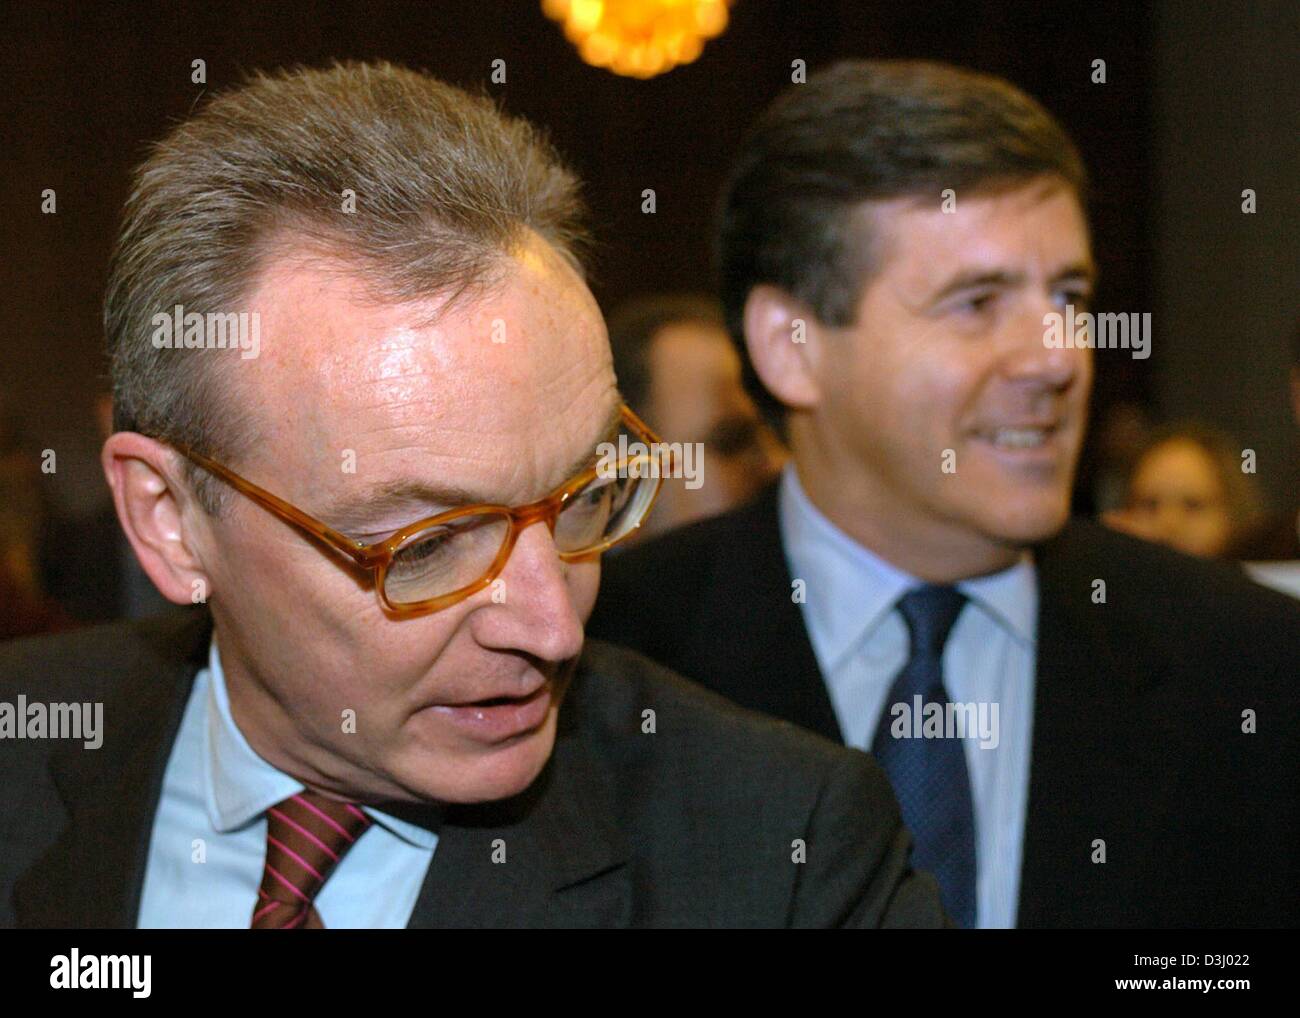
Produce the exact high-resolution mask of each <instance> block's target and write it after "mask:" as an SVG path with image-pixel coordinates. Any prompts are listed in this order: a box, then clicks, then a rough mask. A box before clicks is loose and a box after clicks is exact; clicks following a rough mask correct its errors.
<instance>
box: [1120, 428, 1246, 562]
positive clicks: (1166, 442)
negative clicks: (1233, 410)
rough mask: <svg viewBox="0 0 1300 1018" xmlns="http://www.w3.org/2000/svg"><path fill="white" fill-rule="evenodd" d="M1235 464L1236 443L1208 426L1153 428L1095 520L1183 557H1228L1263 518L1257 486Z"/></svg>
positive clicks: (1238, 453) (1238, 458)
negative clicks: (1122, 486)
mask: <svg viewBox="0 0 1300 1018" xmlns="http://www.w3.org/2000/svg"><path fill="white" fill-rule="evenodd" d="M1241 466H1242V460H1241V447H1240V445H1239V444H1237V443H1235V442H1234V441H1233V440H1232V439H1231V438H1229V437H1228V436H1227V435H1225V434H1223V433H1222V432H1220V431H1218V430H1216V429H1214V428H1211V427H1209V426H1207V425H1204V424H1199V423H1194V422H1189V423H1182V424H1175V425H1169V426H1167V427H1164V428H1159V429H1157V430H1156V431H1155V432H1154V433H1153V434H1152V436H1151V438H1150V439H1149V440H1148V442H1147V444H1146V447H1145V449H1143V451H1142V453H1141V454H1140V455H1139V456H1138V458H1137V461H1136V462H1135V463H1134V464H1133V468H1132V471H1131V473H1130V474H1129V478H1128V484H1127V488H1126V492H1125V497H1124V503H1123V505H1122V507H1121V508H1119V509H1114V510H1111V511H1110V512H1107V513H1104V514H1103V515H1102V519H1103V521H1104V522H1105V523H1106V524H1107V525H1108V526H1110V527H1113V528H1114V529H1116V530H1122V531H1124V532H1125V533H1128V534H1132V535H1133V536H1135V537H1140V538H1142V539H1143V540H1147V541H1155V542H1156V543H1158V544H1165V545H1168V546H1169V547H1171V548H1174V549H1176V550H1177V551H1181V552H1183V553H1185V554H1187V555H1199V556H1201V557H1202V558H1224V557H1229V556H1230V555H1231V552H1232V549H1233V547H1234V546H1235V545H1236V544H1237V543H1238V542H1239V541H1240V540H1241V538H1242V536H1243V535H1245V534H1247V533H1249V532H1251V531H1252V530H1253V529H1254V527H1255V526H1257V525H1258V523H1259V521H1260V519H1261V518H1262V515H1263V513H1262V507H1263V499H1262V496H1261V494H1260V491H1259V485H1258V484H1257V483H1256V481H1255V478H1254V477H1253V476H1252V475H1251V474H1247V473H1245V472H1243V471H1242V469H1241Z"/></svg>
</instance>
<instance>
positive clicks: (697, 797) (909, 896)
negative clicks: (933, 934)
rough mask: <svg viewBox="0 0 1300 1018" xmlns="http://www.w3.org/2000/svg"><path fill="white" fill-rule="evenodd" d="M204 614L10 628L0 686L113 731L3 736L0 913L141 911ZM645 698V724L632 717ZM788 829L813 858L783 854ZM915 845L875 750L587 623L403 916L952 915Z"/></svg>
mask: <svg viewBox="0 0 1300 1018" xmlns="http://www.w3.org/2000/svg"><path fill="white" fill-rule="evenodd" d="M210 628H211V622H210V620H209V618H208V616H207V614H206V612H205V611H200V612H198V613H196V615H195V616H192V617H189V618H183V619H180V620H177V619H174V618H172V619H167V620H154V621H150V622H147V623H127V624H119V625H116V626H111V627H104V628H100V629H93V630H86V631H82V632H78V633H74V634H70V635H68V636H62V637H57V638H44V639H33V640H23V641H16V642H12V643H9V644H5V645H3V646H0V702H9V703H16V702H17V696H18V694H20V693H22V694H25V695H26V697H27V699H28V701H29V702H33V701H40V702H46V703H48V702H85V701H93V700H102V701H103V702H104V730H105V731H104V735H103V745H102V746H101V747H100V748H99V749H94V750H87V749H84V748H83V747H82V743H81V742H69V741H53V740H35V741H32V740H26V741H18V740H13V739H5V740H0V774H3V776H4V780H3V781H2V782H0V926H12V925H15V924H17V925H19V926H26V927H38V926H44V927H49V926H55V927H129V926H133V925H135V922H136V918H137V914H138V910H139V904H140V894H141V888H142V884H143V880H144V870H145V865H146V855H147V851H148V847H149V838H150V832H151V828H152V825H153V817H154V814H155V812H156V809H157V805H158V801H159V796H160V790H161V783H162V778H163V770H164V767H165V765H166V763H167V759H168V755H169V753H170V752H171V748H172V744H173V742H174V740H175V738H176V733H177V729H178V726H179V724H180V719H181V714H182V712H183V709H184V706H185V703H186V699H187V697H188V695H189V692H190V689H191V686H192V683H193V680H194V676H195V674H196V673H197V671H198V669H199V668H200V667H202V666H203V664H204V662H205V656H206V648H207V644H208V638H209V635H210ZM646 709H653V710H654V711H655V712H656V718H655V720H656V734H643V733H642V711H643V710H646ZM496 838H503V839H505V842H506V850H507V857H506V858H507V861H506V863H505V864H503V865H502V864H494V863H493V862H492V861H491V857H492V842H493V840H494V839H496ZM796 839H803V841H804V842H805V843H806V846H807V847H806V858H807V861H806V862H805V863H795V862H793V861H792V854H793V853H794V851H795V849H794V848H793V847H792V843H793V842H794V841H795V840H796ZM909 851H910V841H909V837H908V835H907V833H906V831H905V830H904V829H903V828H902V826H901V822H900V819H899V814H898V809H897V805H896V803H895V802H894V799H893V796H892V794H891V792H890V790H889V786H888V782H887V781H886V780H885V778H884V775H883V773H882V772H881V771H880V770H879V769H878V768H877V767H876V766H875V764H874V762H873V761H872V760H871V759H870V758H869V757H867V756H866V755H865V754H861V753H856V752H852V753H851V752H848V751H846V750H845V749H844V748H843V747H840V746H836V745H834V744H832V743H830V742H827V741H825V740H822V739H819V738H815V737H813V736H811V735H809V734H808V733H806V732H802V731H800V730H799V729H797V728H795V727H794V726H792V725H787V724H784V723H776V722H773V721H771V720H770V719H766V718H761V717H759V716H757V715H754V714H750V713H748V712H745V711H741V710H739V709H738V708H736V707H735V706H734V705H732V704H729V703H727V702H726V701H724V700H722V699H720V698H718V697H715V696H713V695H712V694H710V693H708V692H706V691H704V690H702V689H700V688H699V687H697V686H694V685H692V684H690V683H687V682H685V681H683V680H681V679H679V678H678V677H677V676H674V675H672V674H670V673H669V672H667V671H666V670H664V669H663V668H661V667H659V666H657V665H654V664H652V663H651V662H649V661H647V660H645V659H644V658H641V657H639V656H638V655H636V654H633V653H631V652H629V651H625V650H623V649H621V648H616V647H611V646H607V645H604V644H599V643H594V642H593V643H591V644H589V645H588V647H587V649H586V650H585V651H584V654H583V659H582V661H581V663H580V665H579V668H578V669H577V672H576V674H575V677H574V679H573V681H572V684H571V686H570V688H569V692H568V694H567V697H566V699H565V701H564V704H563V706H562V707H561V710H560V725H559V732H558V735H557V739H556V748H555V752H554V754H553V756H552V758H551V760H550V762H549V763H548V764H547V767H546V769H545V770H544V771H543V773H542V775H541V776H540V777H539V778H538V780H537V781H536V782H534V784H533V785H532V786H531V787H530V788H529V789H528V791H526V792H525V793H523V794H522V795H521V796H518V797H516V798H514V799H512V800H508V801H506V802H504V803H498V804H492V805H489V806H477V807H452V808H448V809H447V810H446V811H445V813H444V814H443V815H442V817H441V819H440V826H439V842H438V847H437V850H436V851H435V852H434V856H433V861H432V863H431V864H430V866H429V870H428V873H427V875H426V878H425V882H424V885H423V889H422V891H421V893H420V896H419V899H418V902H417V904H416V907H415V911H414V914H413V915H412V917H411V921H410V925H411V926H412V927H425V926H459V927H468V926H520V927H573V926H610V927H613V926H785V925H789V926H837V925H849V926H878V925H885V926H939V925H942V923H943V916H942V912H941V910H940V907H939V899H938V889H937V886H936V885H935V883H934V881H933V879H932V878H931V877H930V876H928V875H925V874H914V873H912V872H911V870H910V869H909V862H908V854H909ZM376 879H382V874H376ZM252 890H253V889H251V888H250V898H249V900H250V903H251V902H252V900H253V899H252Z"/></svg>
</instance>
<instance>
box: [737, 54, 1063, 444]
mask: <svg viewBox="0 0 1300 1018" xmlns="http://www.w3.org/2000/svg"><path fill="white" fill-rule="evenodd" d="M1044 175H1056V176H1059V177H1061V178H1062V179H1064V180H1065V181H1066V183H1067V184H1069V186H1070V187H1072V188H1073V189H1074V191H1075V192H1076V193H1077V194H1078V195H1079V198H1080V200H1081V201H1083V200H1084V197H1085V193H1086V189H1087V177H1086V172H1085V170H1084V166H1083V160H1082V159H1081V158H1080V156H1079V153H1078V150H1077V149H1076V148H1075V146H1074V144H1073V142H1071V141H1070V138H1069V136H1068V135H1067V134H1066V133H1065V131H1064V130H1063V129H1062V128H1061V126H1060V125H1059V124H1058V123H1057V122H1056V121H1055V120H1054V119H1053V118H1052V117H1051V115H1050V114H1049V113H1048V112H1047V111H1046V110H1045V109H1043V107H1042V106H1040V105H1039V104H1038V103H1037V102H1035V101H1034V100H1033V99H1032V98H1030V97H1029V96H1028V95H1026V94H1025V93H1024V92H1022V91H1020V90H1019V89H1017V88H1015V87H1014V86H1013V85H1011V84H1010V83H1008V82H1006V81H1003V80H1002V79H1001V78H996V77H993V76H991V75H987V74H977V73H975V72H973V71H967V70H963V69H961V68H957V67H951V66H947V65H944V64H936V63H927V62H921V61H878V60H864V61H845V62H842V63H838V64H835V65H833V66H831V67H830V68H828V69H826V70H825V71H822V72H820V73H818V74H815V75H813V76H812V77H811V78H809V79H808V81H807V83H806V84H800V85H795V86H794V87H792V88H791V89H789V90H788V91H787V92H785V93H784V94H783V95H781V96H780V97H778V98H777V99H776V101H775V102H773V103H772V105H771V106H769V107H768V108H767V110H765V111H764V112H763V114H762V115H761V116H760V117H759V119H758V121H757V122H756V123H755V124H754V126H753V127H752V128H751V130H750V132H749V134H748V136H747V137H746V139H745V141H744V142H743V143H742V145H741V149H740V153H739V156H738V157H737V159H736V161H735V164H734V166H733V168H732V171H731V173H730V175H729V177H728V180H727V183H726V185H725V187H724V190H723V195H722V202H721V209H720V222H719V231H718V240H717V251H716V259H717V269H718V275H719V283H720V287H721V296H722V303H723V306H724V308H725V309H726V316H727V328H728V331H729V332H730V333H731V335H732V338H733V340H734V341H735V342H736V343H737V344H738V346H739V347H740V353H741V358H742V360H743V362H744V368H745V370H744V378H745V386H746V388H747V389H749V391H750V393H751V395H752V396H753V397H754V400H755V402H756V403H757V404H758V406H759V407H760V409H762V410H763V412H764V414H765V415H766V416H767V417H768V419H769V420H770V421H771V422H772V423H773V424H774V425H776V426H778V427H782V426H783V418H784V408H783V407H782V406H781V404H780V403H778V402H777V401H776V400H775V399H774V398H773V397H772V396H771V395H770V394H769V393H768V392H767V390H766V389H765V388H764V387H763V384H762V382H760V381H759V379H758V377H757V376H756V375H755V373H754V370H753V366H752V365H751V364H750V361H749V358H748V356H747V354H746V352H745V344H744V324H743V319H744V310H745V301H746V300H747V299H748V297H749V293H750V291H751V290H752V289H753V288H754V287H755V286H757V285H759V284H762V283H767V284H771V285H774V286H777V287H780V288H781V289H783V290H785V291H786V292H787V293H789V294H790V295H791V296H793V297H795V298H797V299H799V300H801V301H802V302H804V303H805V304H807V305H808V307H809V308H810V309H811V310H812V312H813V313H814V314H815V315H816V316H817V318H818V319H819V320H820V321H822V322H824V323H825V324H827V325H830V326H846V325H851V324H853V319H854V311H855V308H856V307H857V304H858V300H859V298H860V296H861V294H862V290H863V287H864V286H865V285H866V283H867V282H868V280H869V279H870V277H871V275H872V273H873V272H875V271H876V270H877V269H878V268H879V266H878V265H877V264H876V263H875V261H874V259H876V258H877V257H878V255H879V252H878V251H877V250H876V247H877V244H876V243H875V241H876V239H877V238H875V237H873V236H872V235H871V232H870V225H869V223H868V222H867V219H866V217H864V216H858V215H853V213H854V211H855V210H856V209H857V207H858V206H859V205H860V204H861V203H862V202H866V201H881V200H888V199H891V198H903V197H910V196H915V197H918V198H922V197H924V198H927V199H928V198H933V200H934V201H935V202H936V203H937V202H939V201H940V200H941V192H942V191H943V190H944V189H945V188H952V189H953V190H954V191H956V192H957V193H958V194H963V193H966V194H970V193H972V192H973V193H976V194H993V193H997V192H998V191H1001V190H1006V189H1009V188H1012V187H1015V186H1018V185H1020V184H1023V183H1025V182H1027V181H1029V180H1030V179H1032V178H1035V177H1040V176H1044Z"/></svg>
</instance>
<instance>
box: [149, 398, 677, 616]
mask: <svg viewBox="0 0 1300 1018" xmlns="http://www.w3.org/2000/svg"><path fill="white" fill-rule="evenodd" d="M619 420H620V424H621V425H625V426H626V427H627V428H628V429H629V430H630V431H631V432H632V433H633V434H634V435H636V437H637V438H638V439H641V440H643V441H645V442H646V444H647V445H648V446H651V447H654V446H660V445H662V439H660V437H659V436H658V435H657V434H656V433H655V432H654V431H653V430H652V429H651V428H650V426H649V425H648V424H646V423H645V421H643V420H641V418H640V417H638V416H637V415H636V413H635V412H633V410H632V408H631V407H629V406H628V405H627V404H626V403H624V404H621V405H620V406H619ZM167 444H168V445H170V446H171V447H172V448H173V449H175V450H176V451H177V452H178V453H180V454H181V455H182V456H184V457H185V458H186V459H188V460H190V461H191V462H193V463H195V464H196V465H198V466H200V467H202V468H203V469H204V470H206V471H208V473H210V474H212V475H213V476H215V477H217V478H220V479H221V480H223V481H225V482H226V483H227V484H229V485H230V486H231V487H232V488H234V489H235V490H236V491H238V492H239V493H240V494H242V495H244V496H246V497H247V498H249V499H251V500H252V501H253V502H255V503H256V504H258V505H260V506H261V507H262V508H263V509H265V510H267V511H268V512H270V513H271V514H272V515H274V516H277V517H279V518H280V519H281V520H283V521H284V522H286V523H289V524H291V525H293V526H295V527H297V528H298V529H299V530H301V531H303V532H304V533H306V534H307V535H308V536H309V537H313V538H315V539H316V540H318V541H321V542H323V543H324V544H325V545H327V546H328V547H330V548H332V549H334V550H335V551H339V552H342V553H343V554H344V555H346V556H347V557H348V558H349V559H351V561H352V562H353V564H355V565H356V566H357V567H359V568H361V569H363V570H365V571H367V572H368V573H369V574H370V577H371V581H372V582H373V584H374V587H375V594H376V597H377V598H378V600H379V606H380V608H381V609H383V611H384V612H385V613H386V614H388V615H390V616H392V617H394V618H415V617H418V616H423V615H431V614H433V613H434V612H438V611H442V610H443V609H445V608H450V607H451V606H452V605H454V604H458V603H460V602H461V601H463V600H465V599H466V598H469V597H473V596H474V595H475V594H477V593H478V592H479V591H480V590H483V589H485V588H486V587H488V586H490V585H491V584H492V581H493V580H495V579H496V578H497V577H498V576H500V575H501V572H502V570H504V569H505V567H506V563H507V562H509V560H510V555H511V553H512V552H513V551H514V548H515V542H516V541H518V539H519V535H520V534H522V533H523V532H524V530H525V529H527V528H528V527H531V526H532V525H533V524H535V523H540V522H543V521H544V522H545V523H546V525H547V528H548V529H549V530H550V532H551V533H552V535H553V534H554V533H555V525H556V521H557V519H558V517H559V515H560V512H561V511H562V510H563V508H564V505H565V503H566V502H567V501H568V500H569V499H570V498H572V497H573V496H574V495H575V494H577V493H578V492H579V491H581V490H582V489H583V488H585V487H586V486H587V485H588V484H590V483H591V482H592V481H594V480H595V479H596V478H597V477H599V476H600V473H601V468H600V466H599V464H597V465H593V466H590V467H587V468H586V469H585V470H583V471H582V472H581V473H579V474H577V475H575V476H574V477H571V478H570V479H569V480H567V481H565V482H564V483H563V484H561V485H560V486H559V487H557V488H555V489H554V490H553V491H552V492H551V493H550V494H549V495H547V496H545V497H544V498H540V499H538V500H537V501H536V502H530V503H528V504H527V505H522V506H513V507H512V506H505V505H495V504H492V503H488V502H481V503H476V504H474V505H467V506H460V507H458V508H455V509H448V510H446V511H445V512H441V513H437V514H435V515H433V516H428V517H426V518H424V519H421V520H416V521H415V522H413V523H409V524H407V525H406V526H404V527H402V528H401V529H400V530H398V531H396V532H395V533H393V534H391V535H390V536H388V537H386V538H384V539H383V540H380V541H373V542H371V543H369V544H366V543H364V542H362V541H357V540H354V539H353V538H350V537H348V536H347V535H345V534H343V533H340V532H339V531H338V530H336V529H334V528H333V527H331V526H330V525H329V524H328V523H323V522H322V521H320V520H318V519H316V518H315V517H314V516H311V515H310V514H308V513H306V512H304V511H303V510H301V509H299V508H298V507H297V506H295V505H294V504H293V503H291V502H287V501H286V500H284V499H282V498H280V496H278V495H275V494H272V493H271V492H269V491H267V490H266V489H265V488H263V487H261V486H260V485H258V484H254V483H253V482H252V481H250V480H248V479H247V478H246V477H241V476H240V475H239V474H237V473H235V472H234V471H233V470H231V469H230V468H229V467H226V466H223V465H222V464H220V463H218V462H217V461H216V460H214V459H212V458H211V457H209V456H205V455H204V454H203V453H201V452H198V451H197V450H195V449H193V448H191V447H189V446H186V445H183V444H179V443H174V442H168V443H167ZM622 465H623V464H622V463H620V467H622ZM664 474H665V471H663V470H659V471H657V472H655V473H653V474H651V476H649V477H639V478H638V480H639V481H641V482H643V483H644V482H645V481H653V483H654V486H655V487H654V491H653V492H652V493H651V495H650V500H649V502H648V503H647V504H646V507H645V510H644V511H643V512H642V513H641V518H640V519H639V520H637V522H636V523H635V524H634V525H633V526H631V527H629V528H628V530H627V531H626V532H625V533H623V534H621V535H619V536H618V537H615V538H613V539H612V540H608V541H604V542H601V543H599V544H597V545H595V546H593V547H591V548H587V549H584V550H583V551H580V552H558V554H559V557H560V560H561V561H562V562H580V561H583V560H585V559H589V558H593V557H595V556H597V555H600V554H602V553H603V552H606V551H608V550H609V549H610V548H612V547H613V546H614V545H616V544H618V543H619V542H621V541H624V540H626V539H627V538H628V537H630V536H631V535H632V534H633V533H635V532H636V531H637V530H638V529H639V528H640V527H641V524H642V523H644V522H645V520H646V518H647V517H648V516H649V515H650V511H651V510H652V509H653V508H654V504H655V501H656V500H657V499H658V498H659V492H660V490H661V488H662V486H663V477H664ZM488 514H496V515H499V516H503V517H505V518H506V519H508V520H509V521H510V531H509V533H508V534H507V535H506V537H505V539H504V540H503V541H502V542H501V549H500V551H498V552H497V556H496V558H495V559H494V560H493V562H492V565H491V566H490V567H489V568H488V570H487V572H486V573H485V574H484V575H483V576H482V577H480V578H479V579H478V580H476V581H474V582H473V583H470V584H467V585H466V586H464V587H461V588H459V589H457V590H454V591H450V592H449V593H446V594H441V595H439V596H438V597H433V598H427V599H426V600H424V601H413V602H410V603H409V604H394V603H393V602H392V601H390V600H389V599H388V594H387V592H386V591H385V586H386V582H385V581H386V580H387V577H388V570H389V568H390V567H391V566H392V562H393V557H394V556H395V555H396V554H397V552H398V551H399V550H400V549H401V547H402V545H403V544H404V543H405V542H406V540H407V539H408V538H410V537H411V536H413V535H414V534H417V533H419V532H420V531H422V530H425V529H430V528H432V527H434V526H439V525H442V524H446V523H451V522H453V521H455V520H458V519H461V518H463V517H466V516H474V515H488Z"/></svg>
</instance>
